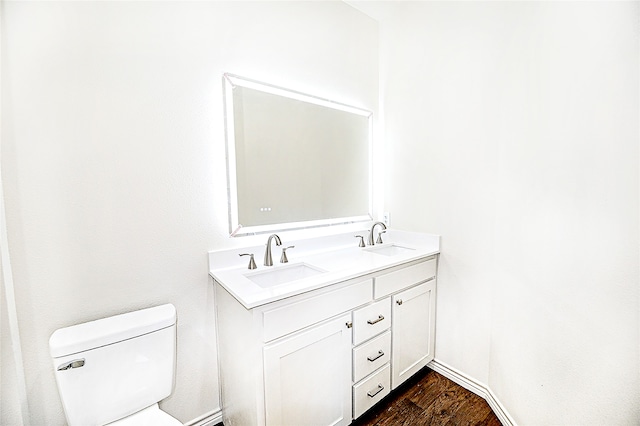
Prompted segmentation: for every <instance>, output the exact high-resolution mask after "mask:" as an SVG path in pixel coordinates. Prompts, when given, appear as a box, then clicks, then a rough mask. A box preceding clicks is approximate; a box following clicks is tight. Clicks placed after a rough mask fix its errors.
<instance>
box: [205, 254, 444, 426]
mask: <svg viewBox="0 0 640 426" xmlns="http://www.w3.org/2000/svg"><path fill="white" fill-rule="evenodd" d="M436 262H437V257H436V256H435V255H434V256H430V257H425V258H420V259H417V260H413V261H410V262H407V263H405V264H400V265H395V266H393V267H390V268H387V269H383V270H380V271H376V272H370V273H365V274H363V275H362V276H360V277H356V278H352V279H349V280H347V281H344V282H339V283H337V284H332V285H328V286H326V287H323V288H320V289H316V290H313V291H309V292H306V293H302V294H299V295H296V296H293V297H289V298H285V299H282V300H278V301H274V302H270V303H265V304H263V305H260V306H256V307H254V308H251V309H247V308H246V307H245V306H243V305H242V304H241V303H240V302H239V301H238V300H237V299H236V298H235V297H234V296H232V295H231V294H230V293H229V292H228V291H227V289H225V288H224V286H223V285H222V284H220V283H218V282H217V281H215V282H214V284H215V288H216V292H215V297H216V315H217V320H216V323H217V332H218V347H219V349H218V356H219V371H220V382H221V397H222V411H223V421H224V424H225V426H233V425H303V424H314V425H348V424H350V423H351V422H352V420H353V419H355V418H357V417H359V416H360V415H361V414H362V413H364V412H365V411H366V410H368V409H369V408H371V407H372V406H373V405H375V404H376V403H377V402H378V401H380V400H381V399H383V398H384V396H386V395H387V394H388V393H389V392H390V391H391V389H392V388H395V387H396V386H397V385H398V384H400V383H401V382H402V381H404V380H406V378H408V377H410V376H411V375H412V374H414V373H415V372H416V371H418V370H419V369H420V368H422V367H423V366H424V365H426V363H427V362H429V361H430V360H431V359H433V349H434V337H435V336H434V327H435V289H436V279H435V275H436Z"/></svg>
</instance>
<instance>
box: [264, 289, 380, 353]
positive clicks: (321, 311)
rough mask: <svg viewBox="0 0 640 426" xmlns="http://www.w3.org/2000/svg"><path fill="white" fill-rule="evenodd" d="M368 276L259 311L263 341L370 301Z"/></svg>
mask: <svg viewBox="0 0 640 426" xmlns="http://www.w3.org/2000/svg"><path fill="white" fill-rule="evenodd" d="M372 281H373V280H371V279H368V280H364V281H361V282H359V283H356V284H352V285H349V286H347V287H343V288H341V289H338V290H334V291H330V292H328V293H323V294H320V295H318V296H314V297H310V298H308V299H304V300H300V301H298V302H295V303H290V304H288V305H284V306H280V307H278V308H275V309H271V310H268V311H265V312H264V313H263V327H264V336H263V339H264V341H265V342H269V341H271V340H273V339H277V338H278V337H281V336H284V335H285V334H289V333H292V332H294V331H296V330H300V329H302V328H304V327H307V326H310V325H312V324H315V323H317V322H319V321H323V320H325V319H328V318H331V317H332V316H335V315H338V314H341V313H343V312H347V311H350V310H352V309H353V308H355V307H357V306H360V305H363V304H365V303H367V302H369V301H370V300H371V286H372Z"/></svg>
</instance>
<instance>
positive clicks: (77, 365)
mask: <svg viewBox="0 0 640 426" xmlns="http://www.w3.org/2000/svg"><path fill="white" fill-rule="evenodd" d="M80 367H84V358H81V359H74V360H73V361H69V362H65V363H64V364H62V365H60V366H59V367H58V371H64V370H70V369H72V368H80Z"/></svg>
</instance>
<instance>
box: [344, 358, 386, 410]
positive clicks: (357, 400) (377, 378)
mask: <svg viewBox="0 0 640 426" xmlns="http://www.w3.org/2000/svg"><path fill="white" fill-rule="evenodd" d="M390 384H391V368H390V367H389V364H387V365H385V366H384V367H382V368H381V369H380V370H378V372H376V373H374V374H372V375H371V376H370V377H368V378H366V379H365V380H363V381H361V382H360V383H358V384H356V385H354V386H353V418H354V419H356V418H358V417H360V416H361V415H362V413H364V412H365V411H367V410H368V409H369V408H371V407H372V406H373V405H374V404H376V403H377V402H378V401H380V400H381V399H382V398H384V397H385V396H387V395H388V394H389V390H390Z"/></svg>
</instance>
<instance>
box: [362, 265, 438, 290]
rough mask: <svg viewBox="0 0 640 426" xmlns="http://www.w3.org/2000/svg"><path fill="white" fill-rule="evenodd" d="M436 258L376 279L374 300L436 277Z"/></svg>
mask: <svg viewBox="0 0 640 426" xmlns="http://www.w3.org/2000/svg"><path fill="white" fill-rule="evenodd" d="M436 259H437V257H436V256H432V257H429V258H428V260H426V261H424V262H420V263H417V264H415V265H412V266H407V267H406V268H402V269H398V270H397V271H393V272H390V273H388V274H384V275H380V276H379V277H376V281H375V285H374V298H376V299H379V298H381V297H384V296H387V295H389V294H391V293H395V292H396V291H400V290H402V289H404V288H407V287H409V286H412V285H414V284H417V283H419V282H422V281H426V280H428V279H429V278H433V277H435V276H436Z"/></svg>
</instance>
